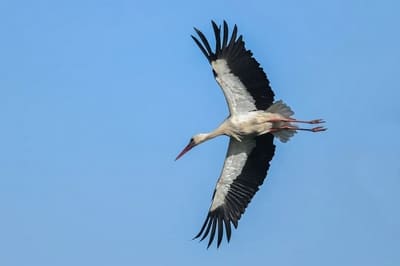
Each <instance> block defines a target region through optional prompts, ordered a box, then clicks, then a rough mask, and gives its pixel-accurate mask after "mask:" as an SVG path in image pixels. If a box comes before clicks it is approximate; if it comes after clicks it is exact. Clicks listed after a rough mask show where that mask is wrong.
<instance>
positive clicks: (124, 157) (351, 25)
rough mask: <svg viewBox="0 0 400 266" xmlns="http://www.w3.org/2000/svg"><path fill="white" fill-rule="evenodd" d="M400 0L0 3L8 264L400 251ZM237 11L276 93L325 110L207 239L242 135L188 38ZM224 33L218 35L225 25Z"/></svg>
mask: <svg viewBox="0 0 400 266" xmlns="http://www.w3.org/2000/svg"><path fill="white" fill-rule="evenodd" d="M399 10H400V4H399V2H398V1H394V0H393V1H389V0H383V1H344V0H339V1H294V0H284V1H279V2H278V1H251V0H248V1H245V2H243V1H209V0H205V1H197V2H190V1H173V0H172V1H141V2H140V3H139V2H137V1H75V0H71V1H18V0H17V1H7V0H3V1H1V2H0V32H1V42H0V62H1V63H0V121H1V125H2V126H1V128H2V130H0V147H1V152H0V213H1V219H0V264H1V265H8V266H17V265H18V266H22V265H26V266H33V265H38V266H39V265H40V266H44V265H49V266H50V265H51V266H56V265H57V266H58V265H60V266H61V265H85V266H86V265H98V266H101V265H214V264H218V265H221V263H223V264H228V263H229V264H230V265H244V264H246V265H249V263H254V264H261V265H307V266H312V265H399V264H400V253H399V252H398V248H399V246H400V214H399V206H398V204H399V202H400V194H399V192H398V191H399V189H400V164H399V158H400V141H399V140H398V132H399V130H400V119H399V114H400V105H399V103H398V99H399V97H400V94H399V83H398V78H399V76H400V50H399V47H400V38H399V34H398V26H399V25H400V17H399V16H398V12H399ZM211 19H214V20H215V21H217V22H218V23H222V20H223V19H226V20H227V21H228V23H229V24H230V25H232V24H234V23H236V24H238V26H239V31H240V33H242V34H244V39H245V41H246V44H247V47H248V48H250V49H251V50H252V51H253V53H254V55H255V56H256V58H257V59H258V61H259V62H260V63H261V64H262V66H263V68H264V70H265V71H266V72H267V74H268V76H269V78H270V80H271V84H272V86H273V89H274V91H275V94H276V99H284V101H285V102H287V103H288V104H289V105H290V106H291V107H292V108H293V110H294V111H295V112H296V117H297V118H301V119H312V118H324V119H325V120H327V121H328V123H327V126H328V128H329V130H328V131H327V132H325V133H323V134H308V133H304V132H301V133H299V134H297V135H296V136H295V138H294V139H292V140H291V141H290V142H288V143H286V144H282V143H277V152H276V155H275V157H274V159H273V162H272V166H271V168H270V171H269V175H268V179H267V181H266V182H265V183H264V185H263V186H262V188H261V190H260V191H259V192H258V193H257V195H256V196H255V198H254V199H253V201H252V203H251V204H250V206H249V207H248V209H247V211H246V213H245V215H244V216H243V217H242V219H241V221H240V223H239V229H238V230H235V231H234V232H233V236H232V239H231V243H229V245H227V244H226V243H225V242H223V245H222V247H221V248H220V249H218V250H217V249H216V248H215V247H214V246H213V247H211V248H210V249H209V250H206V243H200V244H199V243H198V242H197V241H192V240H191V239H192V237H193V236H194V235H195V234H196V233H197V232H198V230H199V229H200V226H201V225H202V223H203V221H204V218H205V216H206V213H207V210H208V208H209V204H210V199H211V195H212V191H213V189H214V185H215V182H216V180H217V178H218V175H219V173H220V170H221V167H222V163H223V160H224V156H225V153H226V146H227V142H228V139H227V138H226V137H220V138H218V139H214V140H212V141H210V142H208V143H205V144H203V145H201V146H200V147H198V148H196V149H194V150H192V151H191V152H189V153H188V154H187V155H185V156H184V157H183V158H182V159H181V160H179V161H177V162H174V158H175V156H176V155H177V154H178V152H179V151H180V150H181V149H182V148H183V147H184V145H186V144H187V141H188V140H189V138H190V137H191V136H192V135H193V134H195V133H198V132H204V131H209V130H212V129H214V128H215V127H216V126H217V125H218V124H219V123H220V122H221V121H222V120H223V119H224V118H225V117H226V116H227V107H226V105H225V100H224V98H223V95H222V93H221V91H220V89H219V87H218V85H217V84H216V82H215V81H214V79H213V77H212V74H211V71H210V68H209V65H208V63H207V60H206V59H205V58H204V56H203V55H202V53H201V52H200V50H199V49H198V48H197V47H196V45H195V44H194V42H193V41H192V40H191V38H190V34H193V28H192V27H193V26H196V27H198V28H199V29H201V30H202V31H203V32H204V33H205V34H206V35H207V36H209V37H210V38H211V37H212V31H211V29H212V28H211V24H210V20H211ZM211 39H212V38H211Z"/></svg>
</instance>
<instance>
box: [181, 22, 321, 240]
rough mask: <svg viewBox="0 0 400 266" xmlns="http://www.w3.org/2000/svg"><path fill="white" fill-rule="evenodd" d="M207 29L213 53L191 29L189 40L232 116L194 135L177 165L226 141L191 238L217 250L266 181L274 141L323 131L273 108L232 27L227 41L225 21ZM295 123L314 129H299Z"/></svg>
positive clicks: (277, 105)
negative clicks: (196, 150)
mask: <svg viewBox="0 0 400 266" xmlns="http://www.w3.org/2000/svg"><path fill="white" fill-rule="evenodd" d="M211 24H212V27H213V30H214V34H215V49H214V50H212V49H211V46H210V43H209V42H208V41H207V39H206V37H205V36H204V34H203V33H202V32H201V31H199V30H198V29H196V28H194V30H195V31H196V33H197V35H198V37H199V38H200V39H198V38H196V37H194V36H193V35H192V38H193V40H194V41H195V43H196V44H197V45H198V46H199V48H200V50H201V51H202V53H203V54H204V55H205V57H206V58H207V59H208V61H209V63H210V64H211V67H212V72H213V74H214V77H215V79H216V80H217V83H218V84H219V86H220V87H221V88H222V91H223V93H224V95H225V99H226V102H227V104H228V108H229V113H230V115H229V116H228V117H227V118H226V119H225V120H224V121H223V122H222V123H221V124H220V125H219V126H218V127H217V128H216V129H215V130H214V131H212V132H209V133H200V134H197V135H194V136H193V137H192V138H191V139H190V141H189V144H188V145H187V146H186V147H185V148H184V149H183V150H182V152H181V153H179V155H178V156H177V157H176V159H175V160H178V159H179V158H180V157H182V156H183V155H184V154H185V153H187V152H188V151H189V150H191V149H192V148H193V147H195V146H197V145H199V144H201V143H203V142H205V141H207V140H210V139H212V138H215V137H217V136H220V135H226V136H229V137H230V142H229V147H228V151H227V154H226V158H225V162H224V166H223V169H222V172H221V175H220V177H219V179H218V181H217V184H216V187H215V190H214V193H213V196H212V202H211V206H210V209H209V211H208V215H207V217H206V220H205V222H204V224H203V226H202V227H201V229H200V232H199V233H198V234H197V235H196V236H195V237H194V238H200V240H204V239H205V238H206V237H207V236H208V235H209V241H208V246H207V248H208V247H209V246H210V245H211V244H212V242H213V240H214V238H215V236H216V235H217V247H219V246H220V244H221V241H222V238H223V235H224V231H225V234H226V239H227V241H228V242H229V240H230V238H231V231H232V230H231V225H233V226H234V227H235V228H237V226H238V221H239V219H240V217H241V216H242V214H243V213H244V211H245V209H246V207H247V205H248V204H249V202H250V201H251V199H252V198H253V196H254V194H255V193H256V192H257V191H258V189H259V187H260V186H261V185H262V183H263V181H264V179H265V177H266V175H267V171H268V169H269V166H270V161H271V159H272V157H273V156H274V152H275V145H274V143H273V140H274V138H278V139H279V140H280V141H281V142H287V141H288V140H289V139H290V138H291V137H292V136H293V135H294V134H295V133H296V132H297V131H299V130H302V131H310V132H321V131H325V130H326V128H325V127H323V126H321V125H320V124H321V123H324V121H323V120H322V119H314V120H308V121H305V120H297V119H295V118H293V114H294V112H293V111H292V110H291V109H290V107H289V106H288V105H286V104H285V103H284V102H283V101H281V100H279V101H275V102H274V92H273V91H272V89H271V87H270V84H269V80H268V78H267V76H266V74H265V73H264V71H263V69H262V68H261V67H260V64H259V63H258V62H257V61H256V59H254V57H253V54H252V52H251V51H250V50H247V49H246V48H245V43H244V41H243V37H242V35H240V36H239V37H237V34H238V33H237V32H238V30H237V26H236V25H235V26H234V27H233V31H232V34H231V36H230V37H229V31H228V24H227V23H226V21H224V22H223V30H221V26H217V24H216V23H215V22H214V21H211ZM221 33H222V34H221ZM299 123H303V124H315V125H316V126H315V127H312V128H302V127H299V126H298V124H299Z"/></svg>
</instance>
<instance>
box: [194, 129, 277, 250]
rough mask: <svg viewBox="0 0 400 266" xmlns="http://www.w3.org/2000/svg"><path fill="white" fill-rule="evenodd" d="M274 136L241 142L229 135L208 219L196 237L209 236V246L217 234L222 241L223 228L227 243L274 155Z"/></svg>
mask: <svg viewBox="0 0 400 266" xmlns="http://www.w3.org/2000/svg"><path fill="white" fill-rule="evenodd" d="M273 138H274V137H273V135H271V134H266V135H261V136H258V137H254V138H253V137H251V138H245V139H243V141H242V142H239V141H237V140H235V139H234V138H231V140H230V143H229V148H228V152H227V156H226V159H225V163H224V167H223V169H222V173H221V176H220V178H219V179H218V182H217V185H216V187H215V190H214V195H213V199H212V203H211V207H210V210H209V212H208V215H207V218H206V220H205V222H204V224H203V227H202V228H201V230H200V232H199V233H198V234H197V235H196V236H195V238H199V237H201V240H203V239H204V238H206V237H207V235H210V238H209V241H208V247H209V246H210V245H211V243H212V242H213V240H214V238H215V235H216V234H217V235H218V241H217V246H219V245H220V244H221V241H222V237H223V233H224V227H225V232H226V237H227V240H228V242H229V240H230V237H231V224H233V226H234V227H235V228H237V226H238V221H239V219H240V217H241V215H242V214H243V213H244V211H245V209H246V207H247V205H248V204H249V202H250V200H251V199H252V198H253V196H254V194H255V193H256V192H257V190H258V188H259V186H261V185H262V183H263V182H264V179H265V177H266V175H267V171H268V169H269V162H270V161H271V159H272V157H273V156H274V152H275V145H274V144H273Z"/></svg>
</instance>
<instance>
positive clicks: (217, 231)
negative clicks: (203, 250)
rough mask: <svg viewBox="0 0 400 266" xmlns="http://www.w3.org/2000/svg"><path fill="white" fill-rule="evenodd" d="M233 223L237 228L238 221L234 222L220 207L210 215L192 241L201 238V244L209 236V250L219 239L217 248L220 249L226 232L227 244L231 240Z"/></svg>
mask: <svg viewBox="0 0 400 266" xmlns="http://www.w3.org/2000/svg"><path fill="white" fill-rule="evenodd" d="M231 223H232V224H234V226H235V225H236V226H235V228H236V227H237V221H233V220H231V218H229V217H228V215H227V214H226V213H225V209H224V207H222V206H221V207H218V208H217V209H216V210H213V211H210V212H209V213H208V215H207V218H206V220H205V221H204V224H203V226H202V227H201V229H200V232H199V233H198V234H197V235H196V236H195V237H193V239H192V240H195V239H198V238H200V240H199V242H201V241H203V240H204V239H206V238H207V236H208V237H209V239H208V243H207V249H209V248H210V246H211V245H212V243H213V241H214V239H215V238H216V237H217V248H219V247H220V246H221V244H222V240H223V238H224V232H225V235H226V240H227V243H229V242H230V240H231V232H232V229H231Z"/></svg>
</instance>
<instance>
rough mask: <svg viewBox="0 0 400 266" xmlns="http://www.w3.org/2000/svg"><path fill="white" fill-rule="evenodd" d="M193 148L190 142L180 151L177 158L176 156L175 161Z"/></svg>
mask: <svg viewBox="0 0 400 266" xmlns="http://www.w3.org/2000/svg"><path fill="white" fill-rule="evenodd" d="M193 147H194V145H193V143H192V142H190V143H189V144H188V145H187V146H186V147H185V148H184V149H183V150H182V151H181V153H179V154H178V156H176V158H175V161H176V160H178V159H179V158H181V157H182V156H183V155H184V154H185V153H187V152H188V151H190V150H191V149H192V148H193Z"/></svg>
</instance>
